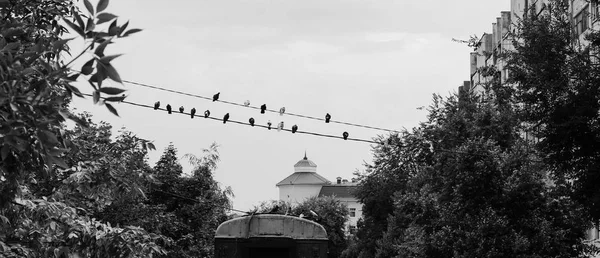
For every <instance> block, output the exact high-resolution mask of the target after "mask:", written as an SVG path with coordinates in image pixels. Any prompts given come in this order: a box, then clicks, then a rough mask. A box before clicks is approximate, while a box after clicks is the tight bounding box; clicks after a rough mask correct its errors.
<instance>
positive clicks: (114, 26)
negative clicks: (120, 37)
mask: <svg viewBox="0 0 600 258" xmlns="http://www.w3.org/2000/svg"><path fill="white" fill-rule="evenodd" d="M119 31H120V29H119V26H117V20H114V21H113V22H111V23H110V26H109V27H108V35H109V36H115V35H117V34H119Z"/></svg>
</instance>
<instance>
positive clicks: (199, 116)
mask: <svg viewBox="0 0 600 258" xmlns="http://www.w3.org/2000/svg"><path fill="white" fill-rule="evenodd" d="M82 95H84V96H88V97H92V95H91V94H87V93H82ZM101 98H102V99H105V98H104V97H101ZM114 103H123V104H128V105H132V106H137V107H143V108H150V109H154V106H150V105H146V104H140V103H136V102H131V101H126V100H123V101H119V102H114ZM157 110H163V111H167V110H166V109H165V108H162V107H159V108H158V109H157ZM172 113H173V114H180V115H186V116H191V114H190V113H189V112H179V111H178V110H173V111H172ZM197 117H198V118H203V119H211V120H216V121H222V119H221V118H217V117H212V116H209V117H206V118H205V117H203V116H202V114H199V115H197ZM227 123H234V124H240V125H248V126H249V125H250V123H246V122H240V121H236V120H227ZM254 127H261V128H266V129H269V126H266V125H260V124H254ZM271 129H272V130H275V131H277V130H280V131H287V132H292V130H291V129H286V128H282V129H278V128H277V127H271ZM296 133H298V134H307V135H313V136H319V137H327V138H337V139H344V137H342V136H336V135H331V134H322V133H315V132H309V131H301V130H297V131H296ZM347 140H348V141H355V142H365V143H374V144H379V143H378V142H375V141H372V140H365V139H359V138H350V137H348V138H347Z"/></svg>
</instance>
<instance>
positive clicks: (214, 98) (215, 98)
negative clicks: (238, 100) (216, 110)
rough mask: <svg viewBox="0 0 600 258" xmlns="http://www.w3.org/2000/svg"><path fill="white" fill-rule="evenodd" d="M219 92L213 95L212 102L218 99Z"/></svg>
mask: <svg viewBox="0 0 600 258" xmlns="http://www.w3.org/2000/svg"><path fill="white" fill-rule="evenodd" d="M219 94H221V93H220V92H217V94H215V95H213V102H214V101H217V100H219Z"/></svg>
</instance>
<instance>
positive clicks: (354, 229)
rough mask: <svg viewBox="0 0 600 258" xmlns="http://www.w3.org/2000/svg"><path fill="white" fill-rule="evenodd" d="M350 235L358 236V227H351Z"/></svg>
mask: <svg viewBox="0 0 600 258" xmlns="http://www.w3.org/2000/svg"><path fill="white" fill-rule="evenodd" d="M349 231H350V234H353V235H354V234H356V226H350V230H349Z"/></svg>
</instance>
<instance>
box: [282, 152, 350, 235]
mask: <svg viewBox="0 0 600 258" xmlns="http://www.w3.org/2000/svg"><path fill="white" fill-rule="evenodd" d="M357 184H358V182H357V181H356V180H354V179H353V180H352V181H350V182H349V181H348V180H346V179H342V178H341V177H338V178H337V180H336V182H335V183H332V182H330V181H329V180H327V179H326V178H324V177H323V176H321V175H319V174H317V164H315V163H314V162H312V161H311V160H309V159H308V158H307V157H306V154H304V158H303V159H301V160H300V161H298V162H296V164H295V165H294V173H293V174H291V175H289V176H287V177H286V178H285V179H283V180H281V181H280V182H279V183H277V184H276V186H277V187H278V188H279V200H281V201H285V202H288V203H290V204H291V205H298V204H299V203H301V202H303V201H304V200H306V199H308V198H310V197H315V196H319V197H322V196H333V197H334V198H336V199H338V200H340V201H341V202H343V203H345V204H346V205H347V206H348V211H349V213H350V219H349V220H348V222H347V225H346V226H347V228H346V229H347V230H346V232H349V233H353V232H354V230H355V229H356V223H357V222H358V219H359V218H361V217H362V204H361V203H359V202H358V200H357V199H356V198H355V197H354V196H353V195H352V191H353V190H354V189H355V188H356V185H357Z"/></svg>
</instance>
